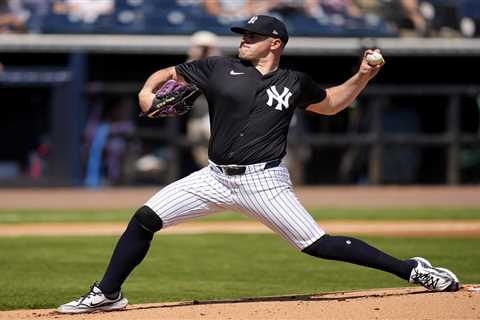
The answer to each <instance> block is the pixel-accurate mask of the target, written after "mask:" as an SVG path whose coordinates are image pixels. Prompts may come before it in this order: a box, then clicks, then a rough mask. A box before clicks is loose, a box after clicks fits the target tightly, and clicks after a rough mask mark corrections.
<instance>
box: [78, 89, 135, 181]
mask: <svg viewBox="0 0 480 320" xmlns="http://www.w3.org/2000/svg"><path fill="white" fill-rule="evenodd" d="M133 109H134V103H133V102H132V100H131V99H128V98H118V99H113V100H109V101H100V102H99V103H97V104H94V105H93V106H92V108H91V111H90V113H89V116H88V120H87V126H86V128H85V145H84V147H85V154H86V156H87V161H86V176H85V184H86V185H87V186H89V187H99V186H101V185H102V184H104V183H107V184H110V185H118V184H121V182H122V179H123V170H122V169H123V164H124V161H125V158H126V156H127V149H128V148H127V147H128V144H127V139H128V137H129V136H130V135H131V134H132V133H133V130H134V124H133V122H132V119H131V114H132V110H133Z"/></svg>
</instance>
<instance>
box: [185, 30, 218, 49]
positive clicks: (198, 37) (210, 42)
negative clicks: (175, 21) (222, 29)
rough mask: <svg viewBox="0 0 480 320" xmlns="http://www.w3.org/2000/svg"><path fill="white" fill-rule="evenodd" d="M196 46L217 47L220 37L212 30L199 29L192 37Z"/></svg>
mask: <svg viewBox="0 0 480 320" xmlns="http://www.w3.org/2000/svg"><path fill="white" fill-rule="evenodd" d="M191 41H192V44H193V45H194V46H202V47H215V46H217V44H218V37H217V35H216V34H214V33H212V32H210V31H203V30H202V31H197V32H195V33H194V34H192V38H191Z"/></svg>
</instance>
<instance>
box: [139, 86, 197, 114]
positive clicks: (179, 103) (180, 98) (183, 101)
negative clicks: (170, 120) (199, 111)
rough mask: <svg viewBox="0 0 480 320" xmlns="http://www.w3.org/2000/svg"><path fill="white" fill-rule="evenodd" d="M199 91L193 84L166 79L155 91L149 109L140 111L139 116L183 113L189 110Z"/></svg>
mask: <svg viewBox="0 0 480 320" xmlns="http://www.w3.org/2000/svg"><path fill="white" fill-rule="evenodd" d="M201 93H202V92H201V91H200V89H199V88H198V87H197V86H195V85H192V84H183V83H179V82H176V81H175V80H168V81H167V82H165V83H164V84H163V86H162V87H161V88H160V89H159V90H158V91H157V92H156V93H155V98H154V99H153V102H152V106H151V107H150V109H149V110H148V111H147V112H142V113H141V114H140V116H141V117H142V116H144V117H149V118H164V117H174V116H179V115H182V114H185V113H187V112H188V111H190V109H191V108H192V104H193V103H194V102H195V99H196V98H197V97H198V96H199V95H200V94H201Z"/></svg>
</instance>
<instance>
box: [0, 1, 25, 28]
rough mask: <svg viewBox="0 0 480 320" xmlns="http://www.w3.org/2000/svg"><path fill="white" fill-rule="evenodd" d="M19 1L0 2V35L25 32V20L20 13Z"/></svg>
mask: <svg viewBox="0 0 480 320" xmlns="http://www.w3.org/2000/svg"><path fill="white" fill-rule="evenodd" d="M20 7H21V3H20V1H19V0H0V33H18V32H25V31H26V24H25V22H26V18H25V16H22V14H21V11H20Z"/></svg>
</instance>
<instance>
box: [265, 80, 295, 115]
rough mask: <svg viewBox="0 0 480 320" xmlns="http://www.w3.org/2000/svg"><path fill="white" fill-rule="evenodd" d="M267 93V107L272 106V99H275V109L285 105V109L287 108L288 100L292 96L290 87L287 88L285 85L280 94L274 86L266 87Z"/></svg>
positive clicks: (280, 108)
mask: <svg viewBox="0 0 480 320" xmlns="http://www.w3.org/2000/svg"><path fill="white" fill-rule="evenodd" d="M267 94H268V101H267V105H268V106H269V107H271V106H273V100H276V101H277V106H276V107H275V109H276V110H280V111H282V107H285V109H288V100H289V99H290V97H291V96H292V93H291V92H290V89H288V88H287V87H283V92H282V94H279V93H278V91H277V88H276V87H275V86H271V87H270V88H268V89H267Z"/></svg>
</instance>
